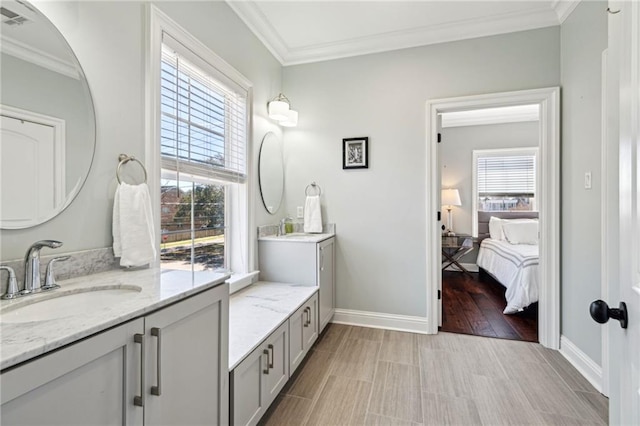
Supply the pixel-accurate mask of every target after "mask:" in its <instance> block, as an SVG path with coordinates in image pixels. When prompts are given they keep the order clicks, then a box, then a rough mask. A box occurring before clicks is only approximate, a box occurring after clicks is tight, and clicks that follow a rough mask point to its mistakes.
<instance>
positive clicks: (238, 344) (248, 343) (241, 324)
mask: <svg viewBox="0 0 640 426" xmlns="http://www.w3.org/2000/svg"><path fill="white" fill-rule="evenodd" d="M317 291H318V287H316V286H302V285H297V284H284V283H274V282H265V281H258V282H257V283H255V284H252V285H251V286H249V287H247V288H245V289H243V290H241V291H239V292H237V293H235V294H233V295H231V298H230V299H229V371H231V370H233V369H234V368H236V366H237V365H238V364H239V363H240V362H241V361H242V360H243V359H244V358H245V357H246V356H247V355H249V354H250V353H251V352H252V351H253V350H254V349H255V348H257V347H258V345H260V343H262V341H263V340H264V339H265V338H267V337H268V336H269V334H271V333H272V332H273V331H275V330H276V329H277V328H278V327H279V326H280V325H281V324H282V323H283V322H284V321H286V320H287V318H289V316H290V315H291V314H293V313H294V312H295V311H296V310H297V309H298V308H299V307H300V306H302V304H303V303H304V302H305V301H306V300H307V299H308V298H309V297H311V296H312V295H313V294H314V293H315V292H317Z"/></svg>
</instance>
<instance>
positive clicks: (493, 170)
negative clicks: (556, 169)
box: [477, 155, 536, 196]
mask: <svg viewBox="0 0 640 426" xmlns="http://www.w3.org/2000/svg"><path fill="white" fill-rule="evenodd" d="M477 166H478V195H480V196H486V195H528V196H533V195H534V194H535V190H536V180H535V176H536V157H535V155H512V156H487V157H478V164H477Z"/></svg>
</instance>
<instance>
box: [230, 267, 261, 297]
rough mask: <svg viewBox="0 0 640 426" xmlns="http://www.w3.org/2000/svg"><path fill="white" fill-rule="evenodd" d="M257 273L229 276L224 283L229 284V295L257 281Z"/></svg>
mask: <svg viewBox="0 0 640 426" xmlns="http://www.w3.org/2000/svg"><path fill="white" fill-rule="evenodd" d="M259 273H260V271H253V272H247V273H243V274H233V275H231V277H230V278H229V279H228V280H227V281H226V282H227V283H229V294H233V293H236V292H238V291H240V290H242V289H243V288H245V287H248V286H250V285H251V284H253V283H254V282H256V281H258V274H259Z"/></svg>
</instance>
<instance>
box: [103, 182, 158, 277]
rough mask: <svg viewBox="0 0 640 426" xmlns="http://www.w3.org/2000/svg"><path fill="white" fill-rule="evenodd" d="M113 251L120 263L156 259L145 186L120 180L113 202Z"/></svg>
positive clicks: (135, 262) (132, 264) (143, 261)
mask: <svg viewBox="0 0 640 426" xmlns="http://www.w3.org/2000/svg"><path fill="white" fill-rule="evenodd" d="M113 253H114V255H115V256H116V257H119V258H120V266H125V267H130V266H143V265H147V264H149V263H151V262H153V261H154V260H155V258H156V247H155V237H154V229H153V215H152V213H151V196H150V195H149V187H148V186H147V184H145V183H143V184H141V185H129V184H127V183H121V184H120V185H118V188H117V189H116V195H115V198H114V201H113Z"/></svg>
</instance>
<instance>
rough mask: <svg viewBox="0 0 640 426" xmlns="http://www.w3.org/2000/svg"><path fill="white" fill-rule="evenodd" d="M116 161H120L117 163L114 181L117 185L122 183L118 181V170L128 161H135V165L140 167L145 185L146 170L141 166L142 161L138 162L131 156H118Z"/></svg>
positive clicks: (120, 180)
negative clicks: (116, 181) (115, 180)
mask: <svg viewBox="0 0 640 426" xmlns="http://www.w3.org/2000/svg"><path fill="white" fill-rule="evenodd" d="M118 160H120V162H119V163H118V168H117V169H116V179H118V183H122V179H120V168H121V167H122V165H123V164H126V163H128V162H129V161H135V162H136V163H138V164H140V167H142V171H143V172H144V183H147V169H146V168H145V167H144V164H142V161H140V160H138V159H137V158H136V157H134V156H133V155H131V156H129V155H127V154H120V155H119V156H118Z"/></svg>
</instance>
